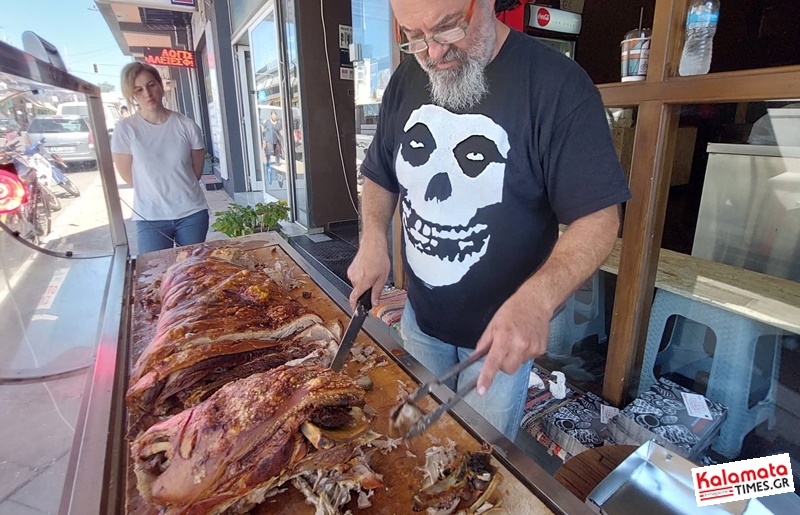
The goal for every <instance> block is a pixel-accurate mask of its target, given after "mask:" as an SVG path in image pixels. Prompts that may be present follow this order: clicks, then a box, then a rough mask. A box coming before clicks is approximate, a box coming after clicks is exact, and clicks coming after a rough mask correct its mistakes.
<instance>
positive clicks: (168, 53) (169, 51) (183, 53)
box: [144, 47, 194, 68]
mask: <svg viewBox="0 0 800 515" xmlns="http://www.w3.org/2000/svg"><path fill="white" fill-rule="evenodd" d="M144 60H145V62H147V63H148V64H152V65H154V66H174V67H178V68H194V52H190V51H189V50H175V49H174V48H152V47H145V49H144Z"/></svg>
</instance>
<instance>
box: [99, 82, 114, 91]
mask: <svg viewBox="0 0 800 515" xmlns="http://www.w3.org/2000/svg"><path fill="white" fill-rule="evenodd" d="M97 87H98V88H100V91H102V92H103V93H109V92H111V91H114V90H115V89H117V87H116V86H114V85H113V84H111V83H110V82H101V83H99V84H98V85H97Z"/></svg>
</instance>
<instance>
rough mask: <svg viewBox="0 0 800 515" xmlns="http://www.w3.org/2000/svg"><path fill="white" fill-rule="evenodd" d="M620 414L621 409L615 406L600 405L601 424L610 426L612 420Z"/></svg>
mask: <svg viewBox="0 0 800 515" xmlns="http://www.w3.org/2000/svg"><path fill="white" fill-rule="evenodd" d="M617 413H619V409H618V408H615V407H614V406H607V405H605V404H601V405H600V423H602V424H608V423H609V422H610V421H611V419H612V418H614V417H615V416H616V414H617Z"/></svg>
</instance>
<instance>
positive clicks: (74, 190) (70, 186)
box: [60, 179, 81, 197]
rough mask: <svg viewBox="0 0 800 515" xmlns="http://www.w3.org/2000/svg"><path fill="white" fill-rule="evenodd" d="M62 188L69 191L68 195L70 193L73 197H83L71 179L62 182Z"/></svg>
mask: <svg viewBox="0 0 800 515" xmlns="http://www.w3.org/2000/svg"><path fill="white" fill-rule="evenodd" d="M60 186H61V187H62V188H64V189H65V190H66V191H67V193H69V194H70V195H72V196H73V197H80V196H81V192H80V190H79V189H78V187H77V186H75V184H73V183H72V181H71V180H69V179H66V180H65V181H64V182H62V183H61V184H60Z"/></svg>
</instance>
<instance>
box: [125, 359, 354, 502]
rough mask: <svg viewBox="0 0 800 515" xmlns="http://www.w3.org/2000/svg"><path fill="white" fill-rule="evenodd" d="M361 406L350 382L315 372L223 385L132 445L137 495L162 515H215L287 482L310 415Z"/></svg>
mask: <svg viewBox="0 0 800 515" xmlns="http://www.w3.org/2000/svg"><path fill="white" fill-rule="evenodd" d="M364 403H365V401H364V392H363V390H362V389H361V388H359V386H358V385H357V384H356V383H355V381H353V380H352V379H350V378H349V377H347V376H345V375H343V374H341V373H338V372H334V371H332V370H330V369H327V368H323V367H319V366H298V367H288V366H281V367H279V368H276V369H273V370H270V371H268V372H265V373H261V374H254V375H252V376H250V377H248V378H246V379H241V380H239V381H236V382H233V383H229V384H228V385H226V386H224V387H223V388H221V389H220V390H219V391H217V392H216V393H215V394H214V395H212V396H211V397H210V398H208V399H207V400H206V401H204V402H202V403H200V404H199V405H197V406H195V407H194V408H190V409H188V410H186V411H183V412H181V413H180V414H178V415H176V416H174V417H172V418H170V419H168V420H165V421H163V422H161V423H159V424H156V425H154V426H153V427H151V428H150V429H149V430H147V431H146V432H145V433H143V434H142V435H140V436H139V437H138V438H136V440H134V442H133V444H132V445H131V454H132V458H133V461H134V470H135V472H136V476H137V482H138V486H139V491H140V493H141V494H142V496H143V497H144V499H145V500H147V501H148V502H150V503H152V504H155V505H157V506H160V507H162V508H163V509H164V510H165V513H175V514H177V513H181V514H195V513H197V514H199V513H219V512H221V511H224V510H225V509H227V508H228V507H230V506H231V505H232V504H234V503H236V502H237V501H238V500H240V499H242V498H244V497H245V496H247V495H248V494H250V493H251V492H252V491H253V490H254V489H259V488H260V489H262V491H264V492H265V491H266V489H267V488H271V487H272V486H278V485H279V484H280V482H283V481H285V480H286V479H288V474H289V473H290V472H291V471H292V468H293V463H298V462H299V461H300V460H301V459H302V458H303V456H304V455H305V450H306V446H305V445H300V441H299V440H298V439H302V436H301V435H300V433H299V427H300V425H301V424H302V423H303V422H305V421H307V420H309V419H310V418H311V417H312V416H313V414H314V412H315V411H316V410H319V409H325V408H329V407H347V406H359V407H362V406H363V405H364ZM159 464H160V465H159ZM162 468H163V471H162V470H161V469H162ZM265 487H266V488H265Z"/></svg>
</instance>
